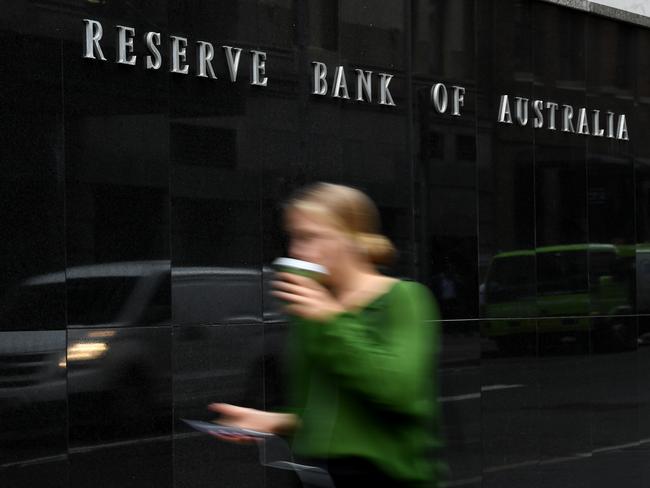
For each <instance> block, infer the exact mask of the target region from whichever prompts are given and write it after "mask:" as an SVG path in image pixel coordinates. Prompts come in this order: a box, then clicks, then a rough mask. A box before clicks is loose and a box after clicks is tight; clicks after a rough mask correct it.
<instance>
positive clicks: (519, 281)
mask: <svg viewBox="0 0 650 488" xmlns="http://www.w3.org/2000/svg"><path fill="white" fill-rule="evenodd" d="M635 251H636V250H635V246H631V245H615V244H569V245H558V246H548V247H541V248H538V249H535V250H518V251H510V252H504V253H500V254H497V255H495V256H494V257H493V258H492V261H491V263H490V266H489V269H488V273H487V276H486V280H485V284H484V285H483V287H482V288H483V293H484V297H483V302H484V303H483V307H484V309H483V313H484V317H485V318H486V320H485V321H484V323H483V326H482V327H483V335H484V337H488V338H490V339H493V340H494V341H495V342H496V343H497V345H498V347H499V349H501V350H502V351H507V352H515V351H517V350H520V349H522V348H526V347H533V346H535V345H536V344H537V341H539V345H540V346H542V347H543V346H547V345H549V346H550V345H554V344H558V343H567V342H569V343H571V342H575V343H579V344H582V345H584V346H585V347H590V344H591V345H592V346H593V347H594V348H595V349H597V350H611V349H617V350H620V349H624V350H625V349H631V348H634V347H635V346H636V344H637V341H638V338H639V334H638V333H637V327H636V318H635V317H634V316H633V315H632V314H633V313H634V311H635V298H636V293H635V289H636V287H635V282H636V278H637V276H636V274H635V268H636V266H635V256H636V253H635ZM639 278H640V280H639V281H640V282H641V283H642V282H643V279H642V276H641V275H639ZM641 286H647V285H641ZM536 316H540V317H546V319H545V320H540V321H534V320H522V319H526V318H531V317H536ZM506 319H507V320H506Z"/></svg>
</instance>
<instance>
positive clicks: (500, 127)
mask: <svg viewBox="0 0 650 488" xmlns="http://www.w3.org/2000/svg"><path fill="white" fill-rule="evenodd" d="M83 19H92V20H95V21H98V22H100V23H101V24H102V26H103V29H104V33H103V34H104V36H103V38H102V41H101V46H102V49H103V53H104V54H105V57H106V58H107V61H105V62H103V61H100V60H97V59H86V58H84V57H83V47H84V46H83V39H84V30H85V25H84V22H83ZM116 25H123V26H128V27H132V28H133V29H135V37H134V53H135V54H136V55H137V60H136V64H135V65H134V66H131V65H124V64H118V63H115V56H116V47H117V30H116V27H115V26H116ZM146 32H159V33H161V44H162V46H163V47H161V52H162V54H161V58H162V59H161V61H162V66H161V68H160V69H159V70H147V69H145V64H144V57H145V56H146V55H147V54H148V53H147V51H146V45H145V41H144V39H143V35H144V33H146ZM170 36H182V37H185V38H187V39H188V48H187V62H188V64H189V73H188V74H187V75H184V74H177V73H170V72H169V71H170V68H171V59H170V58H171V56H170V53H169V51H168V45H169V42H170ZM0 41H1V42H0V115H1V118H0V187H1V188H2V191H1V192H0V229H2V231H3V232H2V237H3V238H2V239H0V247H1V248H2V253H0V256H1V258H0V259H1V260H0V486H2V487H11V488H14V487H15V488H22V487H32V486H39V487H43V488H49V487H65V488H86V487H93V488H101V487H114V486H119V487H124V488H128V487H134V488H135V487H137V488H144V487H156V488H163V487H172V486H173V487H174V488H189V487H192V488H198V487H213V486H223V487H228V486H233V487H235V486H236V487H248V486H250V487H260V486H274V487H280V486H292V484H293V483H295V480H294V479H292V477H291V476H290V475H289V474H287V473H282V472H278V471H277V470H273V469H265V468H263V467H262V466H260V464H259V462H258V452H257V449H256V447H251V446H237V445H231V444H224V443H219V442H216V441H214V440H211V439H209V438H205V437H202V436H201V435H199V434H195V433H194V432H190V431H189V429H187V428H186V427H184V425H183V424H182V423H181V422H180V420H179V419H180V418H183V417H191V418H205V419H208V418H210V417H211V416H210V413H209V412H208V411H207V410H206V405H207V404H208V403H209V402H212V401H226V402H231V403H237V404H242V405H248V406H251V407H257V408H274V407H276V406H278V405H281V404H282V374H281V369H282V362H281V358H282V345H283V337H284V332H285V330H286V324H285V322H284V320H283V317H282V315H281V314H279V313H278V311H277V307H276V306H275V305H274V303H273V302H272V301H271V300H270V299H269V295H268V278H269V276H270V270H269V264H270V262H271V261H272V260H273V259H274V258H275V257H276V256H279V255H283V254H285V253H286V250H285V247H284V246H285V237H284V235H283V233H282V229H281V219H280V216H281V214H280V203H281V201H282V199H283V198H284V197H286V196H287V194H288V193H289V192H290V191H292V190H293V189H294V188H297V187H299V186H301V185H302V184H304V183H307V182H310V181H315V180H326V181H332V182H340V183H344V184H351V185H354V186H357V187H360V188H362V189H364V190H365V191H367V192H368V193H369V194H370V195H371V196H372V197H373V198H374V199H375V200H376V201H377V203H378V205H379V207H380V210H381V213H382V219H383V226H384V230H385V232H386V233H387V234H388V235H389V236H390V237H391V239H393V241H394V242H395V243H396V245H397V247H398V248H399V250H400V258H399V261H398V263H397V264H396V265H395V266H394V267H393V268H391V269H389V270H386V271H387V272H388V273H390V274H393V275H395V276H400V277H408V278H414V279H417V280H420V281H422V282H423V283H425V284H427V285H428V286H429V287H431V289H432V290H433V292H434V293H435V294H436V296H437V298H438V301H439V303H440V305H441V309H442V314H443V321H442V322H441V323H436V324H431V326H432V327H441V328H442V331H443V337H444V350H443V355H442V358H441V369H440V372H439V375H437V376H432V378H431V381H436V382H440V384H441V399H440V401H441V402H442V405H443V412H444V423H445V437H446V443H447V447H446V450H445V456H446V458H447V460H448V462H449V464H450V467H451V483H452V485H451V486H467V487H476V486H483V487H495V488H496V487H499V488H501V487H526V488H531V487H539V488H542V487H547V486H555V487H562V488H564V487H583V486H584V487H587V486H588V487H590V488H594V487H600V486H603V487H604V486H607V487H610V486H612V485H616V486H623V487H625V488H628V487H630V488H631V487H635V488H636V487H645V486H647V484H648V482H649V480H650V472H649V471H648V463H647V462H646V461H645V459H646V457H647V456H648V454H650V451H649V449H648V445H649V444H648V443H649V442H650V422H649V421H648V420H647V418H648V417H649V416H648V415H647V414H648V413H650V394H649V393H648V392H649V391H650V389H649V388H648V382H649V380H650V376H649V373H648V371H650V368H649V367H648V365H649V363H650V348H648V346H647V344H648V343H649V342H650V298H649V297H650V220H649V218H650V138H648V132H649V130H650V61H649V59H650V57H649V56H648V53H649V52H650V31H649V30H648V28H646V27H643V26H640V25H635V24H633V23H624V22H621V21H618V20H614V19H612V18H607V17H604V16H598V15H595V14H590V13H588V12H584V11H579V10H572V9H570V8H567V7H562V6H559V5H555V4H553V3H549V2H543V1H533V0H529V1H528V0H503V1H502V0H499V1H485V0H481V1H478V0H427V1H424V0H412V1H410V2H403V1H400V0H384V1H382V2H376V1H371V0H338V2H335V1H331V0H310V1H299V0H256V1H254V0H242V1H237V2H233V1H214V0H212V1H199V0H196V1H191V2H190V1H181V0H168V1H165V2H161V1H155V2H154V1H152V0H147V1H138V2H135V1H127V0H92V1H91V0H87V1H81V0H20V1H9V0H0ZM197 41H206V42H211V43H212V44H213V45H214V47H215V57H214V61H213V66H214V71H215V75H216V77H217V79H211V78H202V77H199V76H197V71H196V56H197V55H198V52H197V49H198V48H197V44H196V43H197ZM223 45H228V46H232V47H238V48H241V49H242V52H241V59H240V66H239V71H238V76H237V80H236V81H234V82H232V81H231V79H230V75H229V72H228V68H227V64H226V58H225V54H224V50H223V49H222V48H221V46H223ZM255 50H257V51H263V52H265V53H266V56H267V57H266V76H267V77H268V82H267V86H255V85H253V84H251V75H250V72H251V69H252V67H253V66H252V55H251V51H255ZM313 61H320V62H322V63H325V64H326V65H327V67H328V71H329V74H328V81H329V83H330V84H331V83H332V81H333V80H332V74H333V73H334V70H335V68H336V66H339V65H341V66H344V67H345V69H346V71H345V73H346V75H347V80H348V84H349V91H350V100H346V99H338V98H334V97H332V96H330V95H327V96H323V97H321V96H316V95H312V94H311V91H312V76H311V69H312V68H311V67H312V65H311V63H312V62H313ZM355 68H360V69H364V70H371V71H373V73H374V76H375V81H374V85H373V90H374V91H373V102H372V103H368V102H358V101H356V100H355V97H356V80H355V78H354V73H355V72H354V69H355ZM378 73H389V74H392V75H393V76H394V77H393V79H392V80H391V84H390V92H391V94H392V97H393V99H394V102H395V106H386V105H381V104H380V103H378V100H379V85H378V83H379V78H378V75H377V74H378ZM437 83H443V84H444V85H445V86H446V87H447V89H448V90H449V97H450V99H449V103H450V104H451V103H452V98H451V97H452V90H453V89H452V87H453V86H461V87H463V88H464V90H465V91H464V104H463V106H462V107H460V112H461V114H460V116H454V115H451V114H450V110H451V106H450V107H449V108H448V110H447V112H446V113H443V114H441V113H439V112H438V111H437V110H436V108H435V106H434V104H432V101H431V87H432V86H433V85H435V84H437ZM330 88H331V87H330ZM502 95H508V96H509V99H510V105H511V110H512V117H513V123H512V124H506V123H499V122H498V112H499V102H500V100H501V98H500V97H501V96H502ZM515 97H521V98H526V99H528V100H529V104H530V105H528V108H529V114H528V115H529V120H528V121H527V123H526V124H522V123H520V122H519V121H518V120H517V118H516V99H515ZM535 100H542V101H543V102H544V103H546V102H551V103H557V104H559V105H560V106H561V105H562V104H566V105H570V106H571V107H573V109H574V111H575V114H574V118H573V119H572V122H573V124H574V131H577V124H578V119H577V118H578V112H579V109H580V108H582V107H586V108H588V109H589V111H588V114H589V119H588V123H589V130H590V132H594V131H595V127H594V122H593V119H592V117H593V112H592V110H594V109H596V110H600V111H601V113H600V115H599V121H600V124H601V126H605V128H606V115H605V114H606V112H607V111H611V112H614V113H615V114H617V115H618V114H626V117H627V128H628V135H629V140H619V139H617V138H610V137H606V136H604V137H597V136H595V135H593V134H592V135H582V134H577V133H571V132H566V131H563V130H562V124H561V112H558V114H557V117H558V122H557V127H558V128H557V130H551V129H549V128H548V125H549V120H548V115H549V113H548V111H547V109H546V108H544V111H543V115H544V117H545V118H544V127H542V128H535V127H534V122H535V120H534V119H535V112H534V106H533V103H534V101H535ZM520 115H523V114H520ZM520 120H521V121H523V118H520ZM605 135H606V134H605Z"/></svg>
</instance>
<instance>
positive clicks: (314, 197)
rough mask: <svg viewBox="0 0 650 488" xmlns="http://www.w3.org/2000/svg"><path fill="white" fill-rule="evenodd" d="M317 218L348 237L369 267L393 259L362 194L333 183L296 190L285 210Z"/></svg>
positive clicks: (390, 247)
mask: <svg viewBox="0 0 650 488" xmlns="http://www.w3.org/2000/svg"><path fill="white" fill-rule="evenodd" d="M292 208H295V209H298V210H303V211H305V212H309V213H311V214H317V215H318V216H319V217H321V218H324V219H325V220H327V221H328V222H329V223H330V224H332V225H334V226H335V227H337V228H338V229H340V230H341V231H343V232H345V233H346V234H348V235H349V236H350V237H351V238H352V239H353V240H354V241H355V242H356V244H357V245H358V246H359V248H360V250H361V252H362V253H364V254H365V255H366V257H367V258H368V260H369V261H370V262H371V263H373V264H389V263H390V262H392V261H393V260H394V258H395V247H394V246H393V243H392V242H391V241H390V240H389V239H388V238H387V237H386V236H384V235H383V234H381V233H380V232H379V225H380V224H379V212H378V210H377V207H376V206H375V204H374V203H373V201H372V200H371V199H370V198H369V197H368V196H367V195H366V194H365V193H363V192H362V191H360V190H357V189H356V188H351V187H349V186H344V185H335V184H333V183H323V182H319V183H313V184H311V185H308V186H306V187H304V188H301V189H300V190H298V191H297V192H296V193H295V194H294V195H293V196H292V197H291V198H290V199H289V200H288V201H287V203H286V204H285V210H288V209H292Z"/></svg>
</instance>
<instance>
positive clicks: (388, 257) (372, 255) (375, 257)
mask: <svg viewBox="0 0 650 488" xmlns="http://www.w3.org/2000/svg"><path fill="white" fill-rule="evenodd" d="M358 241H359V244H361V246H362V247H363V249H364V250H365V252H366V253H367V255H368V259H369V260H370V261H371V262H372V263H374V264H390V263H391V262H392V261H393V260H394V259H395V246H393V243H392V242H391V241H390V239H388V237H386V236H384V235H381V234H371V233H365V232H363V233H360V234H359V237H358Z"/></svg>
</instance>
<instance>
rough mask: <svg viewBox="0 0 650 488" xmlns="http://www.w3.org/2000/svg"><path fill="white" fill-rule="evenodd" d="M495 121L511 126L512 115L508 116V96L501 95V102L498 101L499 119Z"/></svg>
mask: <svg viewBox="0 0 650 488" xmlns="http://www.w3.org/2000/svg"><path fill="white" fill-rule="evenodd" d="M497 120H498V121H499V122H502V123H504V124H512V115H510V101H509V100H508V95H501V100H500V101H499V117H498V119H497Z"/></svg>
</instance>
